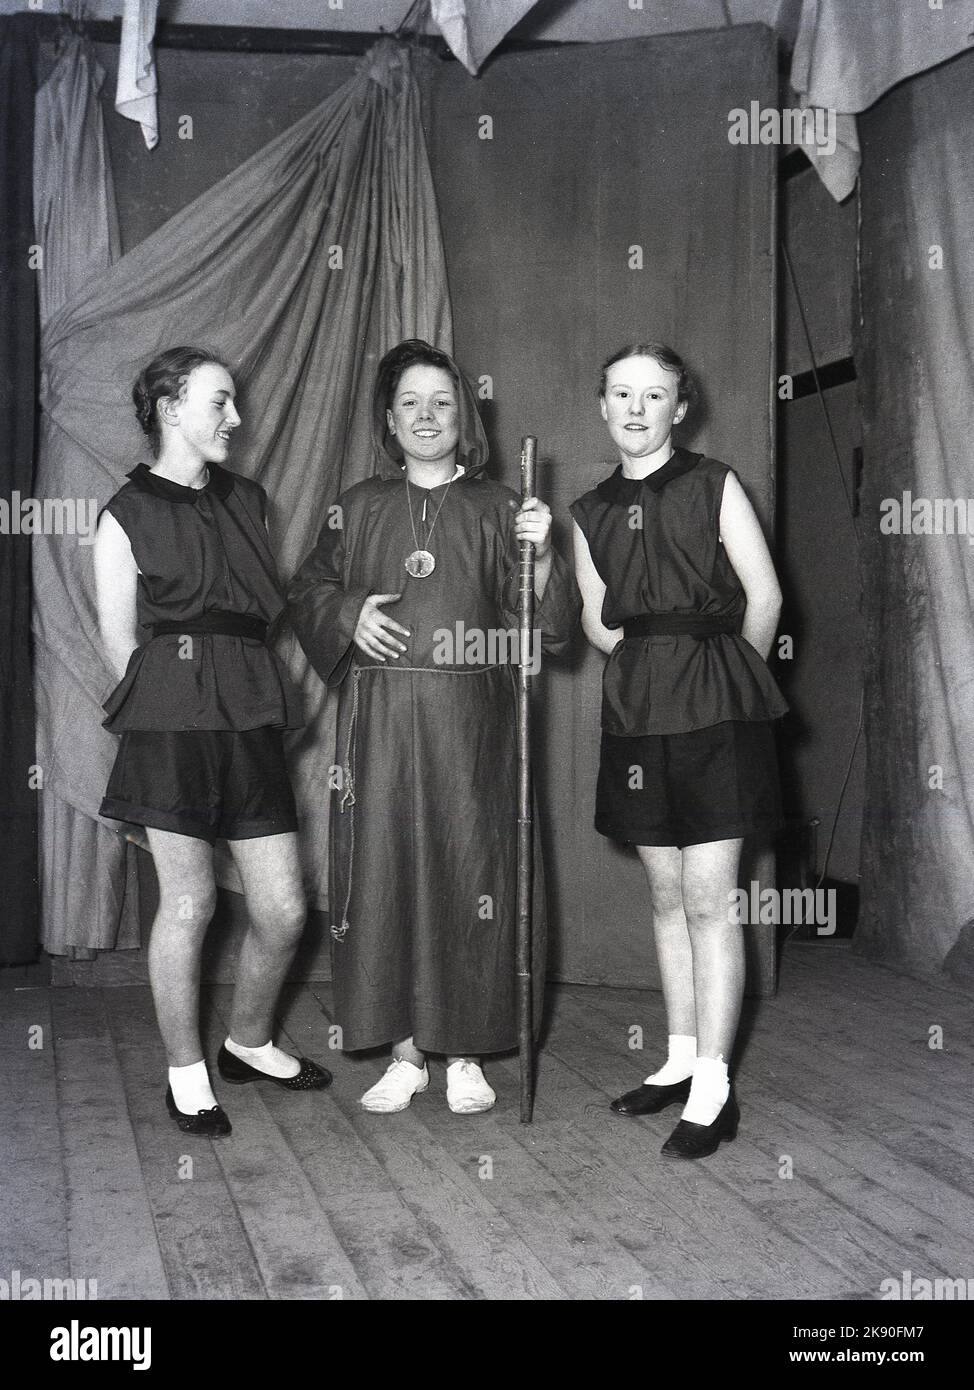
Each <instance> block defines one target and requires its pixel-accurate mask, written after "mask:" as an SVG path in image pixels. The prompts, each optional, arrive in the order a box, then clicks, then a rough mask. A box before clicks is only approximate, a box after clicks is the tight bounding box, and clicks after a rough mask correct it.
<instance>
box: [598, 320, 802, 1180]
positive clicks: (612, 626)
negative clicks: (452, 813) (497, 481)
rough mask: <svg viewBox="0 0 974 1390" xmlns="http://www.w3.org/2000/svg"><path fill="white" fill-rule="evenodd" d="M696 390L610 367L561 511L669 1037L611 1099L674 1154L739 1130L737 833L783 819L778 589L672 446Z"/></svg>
mask: <svg viewBox="0 0 974 1390" xmlns="http://www.w3.org/2000/svg"><path fill="white" fill-rule="evenodd" d="M691 394H692V385H691V381H690V377H689V373H688V372H687V369H686V366H685V365H684V363H683V361H682V359H681V358H680V357H678V356H677V354H676V353H675V352H673V350H672V349H671V348H669V347H666V346H665V345H663V344H660V343H639V344H635V345H633V346H631V347H627V348H624V349H623V350H622V351H621V352H618V353H616V354H615V355H614V356H613V357H610V358H609V360H608V362H606V364H605V366H604V367H603V369H602V377H601V382H600V386H599V401H600V407H601V411H602V418H603V420H604V421H605V422H606V425H607V426H608V430H609V435H610V437H611V438H612V441H613V443H614V444H615V447H616V451H617V454H618V457H619V466H618V468H617V469H616V470H615V472H614V473H613V474H612V475H611V477H609V478H606V479H605V480H604V481H603V482H601V483H599V484H598V486H597V487H595V488H593V489H592V490H591V491H590V492H587V493H585V495H584V496H583V497H580V498H579V499H578V501H577V502H575V503H573V504H572V507H571V512H572V516H573V518H574V522H575V526H574V547H575V570H576V575H577V577H578V583H579V588H580V589H581V592H582V601H583V612H582V626H583V629H584V631H585V633H586V636H587V637H588V639H589V641H590V642H591V643H592V645H593V646H595V647H596V648H598V650H599V651H601V652H604V653H605V654H606V656H607V657H608V660H607V662H606V665H605V671H604V675H603V686H602V692H603V694H602V744H601V758H600V764H599V778H598V787H597V791H596V815H595V825H596V829H597V830H598V831H599V832H600V833H601V834H603V835H606V836H609V837H611V838H613V839H617V840H621V841H623V842H626V843H629V844H632V845H634V846H635V848H636V852H637V853H638V855H639V858H640V860H641V861H642V865H643V868H644V870H645V872H646V877H647V879H648V882H649V888H650V895H651V900H652V913H653V926H654V933H655V940H656V951H657V956H658V959H659V966H660V975H661V979H662V986H663V995H664V1000H665V1005H666V1015H667V1022H668V1029H669V1055H668V1059H667V1061H666V1063H665V1064H664V1065H663V1066H662V1067H661V1068H659V1070H657V1071H655V1072H654V1073H653V1074H652V1075H650V1076H648V1077H647V1078H646V1080H645V1081H644V1082H643V1084H642V1085H641V1086H639V1087H637V1088H636V1089H635V1090H634V1091H629V1092H627V1093H626V1094H625V1095H624V1096H621V1097H619V1099H618V1100H615V1101H613V1102H612V1109H613V1110H614V1111H615V1112H616V1113H618V1114H623V1115H646V1114H651V1113H653V1112H655V1111H657V1110H661V1109H663V1107H664V1106H666V1105H670V1104H674V1103H682V1104H684V1106H685V1108H684V1110H683V1114H682V1118H681V1120H680V1122H679V1124H678V1125H677V1126H676V1129H675V1130H674V1131H673V1134H672V1135H671V1136H670V1138H669V1139H668V1140H667V1142H666V1144H665V1145H664V1146H663V1153H664V1154H666V1155H667V1156H674V1157H680V1158H699V1157H703V1156H704V1155H706V1154H709V1153H713V1151H714V1150H715V1149H716V1148H717V1147H718V1145H719V1144H720V1142H721V1140H722V1139H732V1138H733V1137H734V1135H735V1133H736V1130H737V1123H738V1108H737V1101H736V1098H735V1096H734V1094H733V1091H732V1089H731V1087H730V1080H729V1075H728V1062H729V1061H730V1058H731V1051H732V1048H733V1044H734V1037H735V1034H736V1031H737V1023H738V1018H739V1014H740V1006H741V997H742V993H743V987H744V943H743V935H742V931H741V928H740V926H739V925H736V924H735V922H734V921H733V920H732V918H731V914H730V903H731V895H732V893H733V892H734V890H735V889H736V887H737V874H738V865H739V862H740V855H741V847H742V843H743V838H744V836H746V835H749V834H752V833H761V834H765V835H767V834H770V833H772V832H773V831H774V830H776V829H777V828H778V826H779V824H780V802H779V791H778V779H777V764H776V756H775V746H774V736H773V730H772V726H771V721H772V720H774V719H776V718H777V717H778V716H779V715H781V714H783V713H784V711H785V709H786V705H785V702H784V700H783V698H782V696H781V693H780V691H779V690H778V687H777V685H776V684H775V681H774V679H773V678H772V676H771V674H770V672H769V671H768V668H767V666H766V665H765V658H766V656H767V654H768V652H769V650H770V647H771V643H772V641H773V638H774V633H775V629H776V626H777V622H778V615H779V612H780V608H781V592H780V589H779V587H778V581H777V579H776V577H775V572H774V566H773V564H772V561H771V556H770V554H769V552H768V547H767V545H766V543H765V540H764V536H763V534H762V531H761V527H760V524H759V522H758V519H757V517H756V516H755V514H754V511H753V509H752V507H751V504H750V502H749V501H748V500H747V497H746V495H745V493H744V489H743V488H742V486H741V484H740V482H739V480H738V478H737V475H736V474H735V473H734V471H733V470H732V469H730V468H728V467H727V465H726V464H723V463H719V462H717V460H715V459H709V458H705V457H703V456H702V455H700V454H692V453H689V452H688V451H687V450H685V449H681V448H674V446H673V442H672V430H673V427H674V425H676V424H678V423H679V422H680V421H681V420H682V419H683V418H684V416H685V414H686V412H687V409H688V406H689V404H690V400H691Z"/></svg>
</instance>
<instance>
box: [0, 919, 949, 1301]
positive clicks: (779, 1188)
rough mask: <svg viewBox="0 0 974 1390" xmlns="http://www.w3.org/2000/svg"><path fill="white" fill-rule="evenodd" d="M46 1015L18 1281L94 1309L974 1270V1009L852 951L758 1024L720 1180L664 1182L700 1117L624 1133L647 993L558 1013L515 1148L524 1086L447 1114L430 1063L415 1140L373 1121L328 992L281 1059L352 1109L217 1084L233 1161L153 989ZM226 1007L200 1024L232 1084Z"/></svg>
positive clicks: (4, 1176)
mask: <svg viewBox="0 0 974 1390" xmlns="http://www.w3.org/2000/svg"><path fill="white" fill-rule="evenodd" d="M53 993H54V995H55V997H54V1000H53V1006H52V1004H51V992H50V991H48V990H46V989H40V990H27V989H22V990H14V989H7V990H5V991H4V997H3V1008H2V1009H0V1066H2V1067H3V1073H2V1074H3V1076H4V1086H3V1088H2V1091H0V1165H2V1168H0V1277H4V1278H5V1277H7V1271H5V1270H4V1268H3V1265H4V1263H5V1262H6V1263H7V1264H8V1265H9V1271H10V1272H12V1271H13V1270H14V1269H19V1270H20V1273H21V1277H22V1278H31V1277H33V1278H45V1277H46V1278H65V1277H68V1276H69V1275H71V1276H73V1277H75V1278H88V1279H97V1281H98V1295H99V1297H112V1296H122V1295H125V1296H135V1297H143V1298H152V1297H165V1296H167V1294H168V1296H170V1297H174V1298H233V1299H237V1298H251V1299H253V1298H258V1299H259V1298H266V1297H268V1296H270V1297H279V1298H302V1297H303V1298H313V1299H327V1298H334V1297H339V1296H340V1297H342V1298H374V1299H410V1298H414V1299H417V1300H422V1301H434V1300H447V1299H468V1300H478V1299H510V1298H516V1299H525V1300H543V1299H556V1300H561V1299H572V1300H577V1299H586V1298H587V1299H596V1300H600V1301H605V1300H625V1299H632V1298H636V1297H642V1298H646V1299H659V1298H666V1297H676V1298H683V1299H686V1298H720V1299H735V1298H763V1299H776V1298H784V1297H788V1298H799V1299H811V1298H817V1297H821V1298H842V1297H848V1298H867V1299H874V1298H877V1297H878V1296H879V1291H880V1286H881V1282H882V1280H883V1279H884V1278H889V1277H893V1278H895V1279H899V1278H900V1276H901V1275H902V1271H903V1270H905V1269H909V1270H912V1271H913V1272H914V1273H915V1274H917V1275H918V1276H922V1277H928V1278H938V1277H946V1278H955V1277H958V1276H965V1275H966V1274H967V1273H968V1272H969V1271H970V1269H971V1268H972V1267H974V1235H972V1232H974V1173H972V1171H971V1168H970V1153H971V1151H972V1149H974V1115H972V1107H971V1106H970V1104H969V1095H970V1081H969V1077H970V1063H971V1061H972V1060H974V1047H972V1044H971V1039H970V1036H969V1028H970V1021H971V1013H972V1005H971V1001H970V1000H969V999H968V998H967V996H966V995H965V993H964V992H963V991H962V990H960V989H959V988H957V987H956V986H953V985H952V984H951V985H945V987H944V988H941V987H940V985H939V983H938V982H937V981H936V980H932V981H931V980H923V981H917V982H913V981H909V980H907V979H906V978H905V977H902V976H897V975H896V974H895V973H894V972H891V971H888V970H881V969H879V968H877V967H876V966H874V965H872V963H871V962H869V961H866V960H864V959H862V958H858V957H855V956H853V955H851V954H850V953H849V952H848V951H847V950H846V949H844V948H843V949H840V948H838V947H833V946H820V945H816V944H814V943H813V944H812V945H800V944H799V943H794V944H793V945H791V946H789V947H787V948H786V950H785V953H784V956H783V959H782V968H781V988H780V990H779V993H778V995H777V997H775V998H773V999H767V1000H762V1001H760V1003H759V1004H758V1005H753V1004H749V1006H748V1010H749V1012H748V1017H747V1019H746V1022H745V1028H744V1030H743V1031H744V1033H745V1034H746V1035H747V1045H746V1048H745V1049H744V1052H743V1057H742V1060H741V1063H740V1065H739V1066H738V1067H737V1072H736V1074H737V1078H738V1087H739V1091H740V1094H741V1104H742V1111H743V1121H742V1125H741V1130H740V1134H739V1136H738V1138H737V1139H736V1141H735V1142H734V1143H733V1144H730V1145H724V1146H723V1147H722V1148H721V1149H720V1151H719V1152H718V1154H715V1155H714V1156H712V1158H710V1159H708V1160H705V1161H703V1162H701V1163H698V1164H686V1163H682V1164H681V1163H673V1162H667V1161H666V1160H663V1159H662V1158H661V1157H660V1154H659V1147H660V1145H661V1143H662V1142H663V1139H664V1138H665V1137H666V1135H667V1134H668V1133H669V1131H670V1129H671V1128H672V1126H673V1124H674V1123H675V1122H676V1120H677V1118H678V1116H679V1109H678V1107H676V1108H673V1109H670V1110H668V1111H666V1112H664V1113H663V1114H661V1115H658V1116H649V1117H646V1118H644V1119H641V1120H631V1121H630V1120H625V1119H623V1118H621V1117H616V1116H613V1115H611V1114H610V1113H609V1111H608V1108H607V1107H608V1101H609V1099H610V1098H611V1097H612V1096H614V1095H617V1094H618V1093H619V1092H620V1091H622V1090H623V1089H628V1088H629V1087H630V1086H631V1085H634V1084H637V1083H638V1081H639V1080H641V1079H642V1077H643V1076H644V1075H645V1074H646V1073H647V1072H648V1071H649V1070H651V1069H652V1068H653V1067H655V1066H656V1065H658V1064H659V1062H661V1061H662V1060H663V1048H664V1046H665V1037H666V1023H665V1014H664V1010H663V1001H662V996H661V995H660V994H659V993H655V992H652V991H632V990H609V989H594V988H587V987H581V986H561V987H558V988H557V989H555V990H553V991H552V992H551V996H550V998H551V1008H550V1015H549V1019H548V1025H547V1034H546V1038H545V1045H544V1047H543V1049H542V1051H541V1053H540V1056H539V1058H538V1085H537V1100H536V1107H535V1123H534V1124H533V1125H532V1126H521V1125H519V1124H518V1120H517V1113H518V1067H517V1059H516V1057H505V1058H496V1059H490V1060H489V1061H488V1063H487V1064H486V1070H487V1075H488V1077H489V1079H490V1080H491V1082H492V1084H493V1085H494V1087H495V1089H496V1090H497V1093H498V1104H497V1106H496V1107H495V1109H494V1110H493V1111H491V1112H490V1113H489V1114H486V1115H483V1116H473V1117H464V1116H454V1115H452V1114H451V1112H450V1111H449V1109H448V1108H447V1106H446V1102H445V1095H444V1090H445V1076H444V1064H443V1062H442V1060H438V1059H434V1060H433V1062H432V1066H431V1075H432V1084H431V1088H430V1091H429V1092H428V1093H427V1094H425V1095H423V1096H419V1097H417V1098H416V1099H415V1100H414V1102H413V1105H412V1106H411V1107H410V1108H409V1110H407V1111H405V1112H403V1113H401V1114H399V1115H394V1116H377V1115H369V1114H367V1113H365V1112H364V1111H362V1109H361V1107H360V1105H359V1098H360V1096H361V1094H362V1092H363V1091H364V1090H365V1089H366V1088H367V1087H368V1086H369V1085H370V1084H372V1082H373V1081H374V1080H376V1079H377V1077H378V1076H379V1075H381V1072H382V1069H383V1067H384V1066H385V1064H386V1059H385V1057H384V1056H383V1055H381V1054H378V1053H373V1054H371V1055H366V1056H358V1057H350V1056H345V1055H343V1054H341V1053H336V1052H335V1051H334V1050H332V1049H331V1048H330V1047H329V1026H330V1023H331V1013H330V1011H331V997H330V987H329V986H327V985H323V984H312V985H309V986H303V987H289V988H288V990H287V991H286V994H285V996H284V1001H283V1002H284V1009H285V1020H284V1021H285V1033H284V1036H283V1041H284V1044H285V1045H290V1046H292V1047H293V1049H294V1050H295V1051H300V1052H302V1053H304V1054H306V1055H310V1056H312V1057H315V1058H316V1059H317V1060H319V1061H321V1062H323V1063H324V1064H325V1065H327V1066H329V1067H330V1068H331V1069H332V1070H333V1071H334V1074H335V1083H334V1086H333V1087H331V1088H330V1089H329V1090H328V1091H326V1092H322V1093H306V1094H300V1095H292V1094H289V1093H287V1092H285V1091H282V1090H281V1089H280V1088H275V1087H273V1086H270V1085H266V1084H263V1083H260V1084H257V1085H254V1086H245V1087H239V1088H238V1087H231V1086H228V1085H226V1084H225V1083H223V1082H222V1081H221V1080H220V1079H219V1078H218V1077H216V1076H214V1085H215V1089H216V1091H217V1094H218V1096H219V1097H220V1099H221V1101H222V1102H223V1103H224V1104H225V1105H226V1107H227V1109H228V1111H229V1112H230V1114H231V1118H232V1119H233V1122H234V1134H233V1135H232V1136H230V1137H229V1138H228V1139H226V1140H218V1141H213V1142H211V1141H207V1140H196V1139H192V1138H190V1137H189V1136H186V1135H184V1134H181V1133H180V1131H179V1130H178V1129H177V1128H176V1127H175V1125H174V1124H173V1123H172V1120H171V1119H170V1117H169V1116H168V1114H167V1113H166V1111H165V1108H164V1104H163V1093H164V1090H165V1083H166V1065H165V1056H164V1053H163V1050H162V1046H161V1042H160V1039H159V1035H158V1030H157V1028H156V1024H155V1018H154V1013H153V1009H152V1003H151V997H150V995H149V991H148V990H147V989H146V988H145V987H142V986H136V987H112V988H105V989H104V990H101V989H99V988H95V987H87V986H86V987H72V988H64V989H60V990H57V991H54V992H53ZM228 1004H229V991H228V990H227V989H225V988H224V989H216V990H214V991H212V992H210V993H208V994H207V995H206V996H205V998H204V1014H205V1023H206V1046H207V1056H208V1058H209V1059H210V1062H211V1071H213V1072H215V1068H214V1067H213V1066H212V1063H213V1061H214V1058H215V1052H216V1047H217V1045H218V1043H219V1041H220V1040H221V1039H222V1037H223V1036H224V1029H225V1023H226V1011H227V1008H228ZM52 1010H53V1011H52ZM32 1024H38V1025H39V1026H40V1027H41V1028H42V1029H43V1030H44V1031H43V1038H44V1047H43V1048H41V1049H34V1050H29V1049H28V1048H27V1046H26V1042H27V1038H28V1028H29V1027H30V1026H31V1025H32ZM932 1024H939V1025H941V1026H942V1027H943V1029H944V1048H943V1050H942V1051H941V1052H938V1051H936V1050H935V1049H930V1048H928V1047H927V1038H928V1033H927V1029H928V1027H929V1026H930V1025H932ZM633 1026H638V1027H639V1028H641V1029H642V1030H643V1042H644V1046H643V1048H642V1049H641V1050H639V1051H634V1050H632V1049H630V1047H629V1041H630V1036H631V1034H630V1029H631V1028H632V1027H633ZM786 1159H788V1160H790V1162H791V1164H792V1171H793V1177H791V1178H785V1177H782V1176H781V1173H782V1171H783V1169H782V1164H783V1162H784V1161H785V1160H786ZM488 1173H489V1176H488ZM106 1270H107V1271H108V1273H107V1274H106V1272H105V1271H106Z"/></svg>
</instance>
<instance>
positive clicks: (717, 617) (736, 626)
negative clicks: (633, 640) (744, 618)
mask: <svg viewBox="0 0 974 1390" xmlns="http://www.w3.org/2000/svg"><path fill="white" fill-rule="evenodd" d="M740 630H741V621H740V615H737V616H736V617H735V616H730V617H728V616H725V615H722V614H719V613H644V614H643V615H642V616H641V617H639V618H629V619H627V621H626V623H625V624H624V626H623V629H622V631H623V636H624V637H625V638H626V640H627V641H628V640H629V638H630V637H678V636H680V637H682V636H683V635H687V636H690V637H717V636H719V634H720V633H723V632H740Z"/></svg>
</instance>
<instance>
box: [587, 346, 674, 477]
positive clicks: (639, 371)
mask: <svg viewBox="0 0 974 1390" xmlns="http://www.w3.org/2000/svg"><path fill="white" fill-rule="evenodd" d="M678 382H679V378H678V377H677V374H676V372H673V371H670V369H669V368H668V367H663V366H661V365H660V363H659V362H657V360H656V358H655V357H642V356H639V357H624V358H623V359H622V360H621V361H620V362H613V364H612V366H611V367H609V368H608V369H607V371H606V377H605V394H604V395H603V396H602V397H601V399H600V402H599V404H600V407H601V410H602V419H603V420H604V421H605V422H606V424H607V425H608V427H609V434H610V435H611V436H612V439H613V442H614V443H615V446H616V448H617V449H618V450H619V453H620V455H621V456H622V459H623V462H625V461H626V460H627V459H643V458H648V457H649V456H650V455H651V454H655V453H658V452H659V451H660V450H661V449H662V448H663V447H664V446H665V445H666V444H667V443H668V442H669V438H670V432H671V431H672V429H673V426H674V425H676V424H679V422H680V421H681V420H682V419H683V417H684V415H685V414H686V410H687V403H686V401H681V400H679V399H678V397H677V386H678Z"/></svg>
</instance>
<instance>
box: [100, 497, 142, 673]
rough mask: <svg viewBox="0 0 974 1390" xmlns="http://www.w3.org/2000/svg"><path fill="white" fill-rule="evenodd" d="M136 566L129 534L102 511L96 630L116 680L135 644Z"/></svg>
mask: <svg viewBox="0 0 974 1390" xmlns="http://www.w3.org/2000/svg"><path fill="white" fill-rule="evenodd" d="M138 581H139V569H138V566H137V565H136V563H135V557H134V555H133V554H132V547H131V545H130V544H129V538H128V536H127V535H126V534H125V532H124V530H123V529H122V527H121V526H120V525H119V524H118V522H117V521H116V520H115V518H114V517H113V516H112V514H111V512H103V513H102V517H101V521H99V523H98V533H97V535H96V536H95V594H96V598H97V603H98V631H99V633H100V634H101V641H102V647H103V648H104V651H105V655H106V656H107V658H108V664H109V666H110V667H111V669H112V670H113V671H114V672H115V674H116V675H117V676H118V678H119V680H121V678H122V677H123V676H124V675H125V671H126V669H127V667H128V664H129V657H130V656H131V655H132V653H133V652H134V651H135V648H136V647H137V646H138V645H139V640H138V636H137V632H138V623H137V615H136V592H137V589H138Z"/></svg>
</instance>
